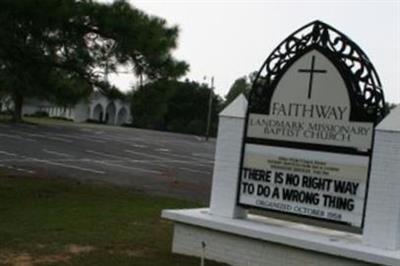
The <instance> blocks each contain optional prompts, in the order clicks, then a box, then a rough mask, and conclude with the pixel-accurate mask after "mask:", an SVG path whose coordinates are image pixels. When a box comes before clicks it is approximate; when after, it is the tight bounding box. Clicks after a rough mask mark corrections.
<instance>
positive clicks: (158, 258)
mask: <svg viewBox="0 0 400 266" xmlns="http://www.w3.org/2000/svg"><path fill="white" fill-rule="evenodd" d="M196 206H197V204H195V203H191V202H186V201H182V200H177V199H172V198H164V197H156V196H150V195H146V194H142V193H137V192H134V191H129V190H127V189H123V188H117V187H111V186H105V185H94V184H81V183H79V182H76V181H70V180H54V179H41V178H26V177H5V176H4V174H3V175H1V174H0V265H19V264H18V263H19V262H21V261H22V263H21V264H20V265H80V266H81V265H96V266H101V265H104V266H112V265H130V266H132V265H138V266H139V265H140V266H141V265H147V266H149V265H155V266H156V265H157V266H163V265H182V266H190V265H200V263H199V259H198V258H192V257H186V256H180V255H175V254H172V253H171V242H172V223H171V222H169V221H165V220H163V219H161V218H160V213H161V210H162V209H165V208H189V207H196ZM24 262H26V264H23V263H24ZM2 263H3V264H2ZM206 265H207V266H217V265H222V264H218V263H215V262H208V261H207V263H206Z"/></svg>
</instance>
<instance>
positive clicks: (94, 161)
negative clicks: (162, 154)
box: [86, 159, 161, 174]
mask: <svg viewBox="0 0 400 266" xmlns="http://www.w3.org/2000/svg"><path fill="white" fill-rule="evenodd" d="M86 161H88V162H92V163H98V164H101V165H108V166H113V167H117V168H124V169H129V170H135V171H141V172H146V173H153V174H161V172H160V171H157V170H150V169H145V168H139V167H132V166H125V165H120V164H116V163H111V162H109V161H101V160H93V159H89V160H86Z"/></svg>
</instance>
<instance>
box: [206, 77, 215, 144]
mask: <svg viewBox="0 0 400 266" xmlns="http://www.w3.org/2000/svg"><path fill="white" fill-rule="evenodd" d="M213 90H214V77H211V88H210V96H209V98H208V114H207V128H206V136H205V137H206V141H208V137H209V136H210V127H211V111H212V99H213Z"/></svg>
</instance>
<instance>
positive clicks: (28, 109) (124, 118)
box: [2, 91, 132, 126]
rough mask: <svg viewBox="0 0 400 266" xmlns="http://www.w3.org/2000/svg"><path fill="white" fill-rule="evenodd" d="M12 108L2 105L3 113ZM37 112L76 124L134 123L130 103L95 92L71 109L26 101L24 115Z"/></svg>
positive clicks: (43, 102)
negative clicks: (88, 122) (89, 122)
mask: <svg viewBox="0 0 400 266" xmlns="http://www.w3.org/2000/svg"><path fill="white" fill-rule="evenodd" d="M10 107H11V106H10V105H8V106H7V105H5V104H2V109H3V111H4V110H5V109H10ZM37 112H46V113H48V115H49V117H61V118H66V119H69V120H72V121H74V122H86V121H92V122H99V123H105V124H109V125H115V126H120V125H123V124H129V123H131V122H132V117H131V112H130V104H129V103H128V102H124V101H122V100H120V99H115V100H112V99H109V98H107V97H106V96H104V95H103V94H101V93H100V92H98V91H95V92H94V93H93V94H92V95H91V96H90V97H89V99H87V100H84V101H81V102H79V103H78V104H76V105H75V106H70V107H62V106H57V105H55V104H52V103H49V102H46V101H39V100H36V99H26V100H25V103H24V106H23V108H22V115H24V116H29V115H33V114H35V113H37Z"/></svg>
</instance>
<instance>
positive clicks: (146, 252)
mask: <svg viewBox="0 0 400 266" xmlns="http://www.w3.org/2000/svg"><path fill="white" fill-rule="evenodd" d="M108 252H109V253H110V254H121V255H125V256H128V257H149V256H150V255H151V253H152V252H151V250H150V249H148V248H143V247H141V248H139V247H138V248H121V249H118V250H117V249H112V250H109V251H108Z"/></svg>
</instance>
